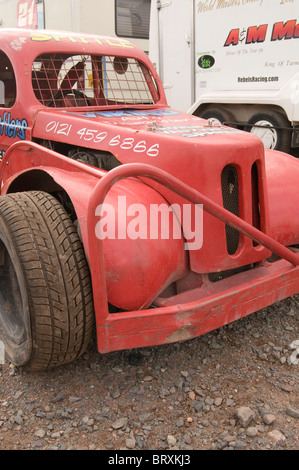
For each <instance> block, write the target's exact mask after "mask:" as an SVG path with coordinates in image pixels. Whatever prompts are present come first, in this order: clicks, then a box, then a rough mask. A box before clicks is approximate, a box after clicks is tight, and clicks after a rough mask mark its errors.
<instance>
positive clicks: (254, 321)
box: [0, 295, 299, 452]
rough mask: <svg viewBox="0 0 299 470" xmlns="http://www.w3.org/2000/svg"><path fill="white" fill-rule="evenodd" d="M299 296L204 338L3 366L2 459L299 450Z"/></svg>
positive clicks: (93, 347)
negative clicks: (37, 368)
mask: <svg viewBox="0 0 299 470" xmlns="http://www.w3.org/2000/svg"><path fill="white" fill-rule="evenodd" d="M298 320H299V295H297V296H294V297H292V298H289V299H286V300H284V301H282V302H280V303H278V304H275V305H273V306H271V307H269V308H267V309H264V310H262V311H259V312H257V313H254V314H252V315H250V316H248V317H246V318H244V319H242V320H238V321H237V322H235V323H232V324H230V325H227V326H224V327H222V328H221V329H219V330H217V331H213V332H211V333H209V334H206V335H204V336H202V337H200V338H197V339H194V340H190V341H186V342H183V343H177V344H171V345H164V346H159V347H151V348H144V349H141V350H139V351H138V353H137V352H136V351H122V352H116V353H110V354H107V355H100V354H98V352H97V350H96V345H95V343H93V344H91V345H90V348H89V350H88V352H87V353H85V355H84V356H82V357H81V358H80V359H79V360H77V361H76V362H74V363H72V364H70V365H67V366H64V367H61V368H59V369H57V370H53V371H50V372H44V373H29V372H24V371H22V370H18V369H15V368H13V367H12V366H11V365H10V364H8V363H5V364H4V365H2V366H0V449H2V450H42V449H44V450H106V451H107V450H108V451H109V450H110V451H112V450H124V449H126V450H128V451H131V452H135V451H137V450H159V451H166V450H170V451H175V450H177V451H182V450H184V451H186V452H187V451H192V450H196V451H199V450H221V449H225V450H233V449H234V450H272V449H273V450H298V449H299V426H298V423H299V394H298V357H299V345H297V346H296V343H295V344H294V342H295V341H298V340H299V321H298Z"/></svg>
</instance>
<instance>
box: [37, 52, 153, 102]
mask: <svg viewBox="0 0 299 470" xmlns="http://www.w3.org/2000/svg"><path fill="white" fill-rule="evenodd" d="M32 86H33V91H34V93H35V96H36V98H37V99H38V100H39V101H40V102H41V103H42V104H43V105H44V106H51V107H55V108H59V107H86V106H113V105H140V104H143V105H151V104H155V103H157V102H158V101H159V93H158V88H157V85H156V83H155V81H154V78H153V77H152V75H151V73H150V71H149V70H148V69H147V67H146V66H145V65H144V64H142V63H141V62H139V61H138V60H136V59H135V58H126V57H114V56H113V57H112V56H90V55H72V56H70V55H67V54H47V55H42V56H39V57H37V58H36V60H35V61H34V63H33V66H32Z"/></svg>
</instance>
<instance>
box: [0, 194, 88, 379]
mask: <svg viewBox="0 0 299 470" xmlns="http://www.w3.org/2000/svg"><path fill="white" fill-rule="evenodd" d="M93 317H94V315H93V301H92V289H91V281H90V273H89V269H88V265H87V262H86V258H85V254H84V251H83V247H82V244H81V241H80V239H79V236H78V234H77V232H76V230H75V227H74V225H73V223H72V221H71V219H70V218H69V216H68V214H67V212H66V211H65V210H64V208H63V207H62V206H61V204H60V203H59V202H58V201H57V200H56V199H55V198H54V197H53V196H51V195H50V194H47V193H44V192H40V191H30V192H25V193H15V194H9V195H4V196H1V197H0V339H1V340H2V341H3V343H4V349H5V355H6V357H7V359H8V360H9V361H10V362H12V363H13V364H14V365H16V366H18V367H20V366H23V367H24V368H25V369H27V370H47V369H51V368H53V367H57V366H60V365H62V364H66V363H69V362H71V361H73V360H75V359H76V358H78V357H79V356H80V355H81V354H82V353H83V352H84V351H85V350H86V348H87V346H88V343H89V341H90V338H91V334H92V329H93Z"/></svg>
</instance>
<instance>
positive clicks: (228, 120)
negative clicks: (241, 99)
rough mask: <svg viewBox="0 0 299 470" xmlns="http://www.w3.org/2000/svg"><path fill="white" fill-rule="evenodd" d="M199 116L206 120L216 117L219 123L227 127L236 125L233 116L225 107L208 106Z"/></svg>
mask: <svg viewBox="0 0 299 470" xmlns="http://www.w3.org/2000/svg"><path fill="white" fill-rule="evenodd" d="M199 117H201V118H203V119H207V120H209V119H216V120H217V121H219V123H220V124H223V125H225V126H228V127H236V125H235V124H234V121H235V119H234V116H233V115H232V113H230V112H229V111H227V110H226V109H222V108H219V109H218V108H209V109H207V110H206V111H204V112H203V113H202V114H200V115H199Z"/></svg>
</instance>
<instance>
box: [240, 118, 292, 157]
mask: <svg viewBox="0 0 299 470" xmlns="http://www.w3.org/2000/svg"><path fill="white" fill-rule="evenodd" d="M290 127H291V126H290V123H289V121H288V120H287V118H286V117H284V116H283V115H281V114H279V113H274V112H268V113H257V114H255V115H254V116H252V117H251V118H250V119H249V121H248V123H247V125H246V126H245V130H246V131H247V132H250V133H252V134H254V135H257V136H258V137H259V138H260V139H261V140H262V142H263V144H264V147H265V148H266V149H271V150H280V151H281V152H286V153H288V152H289V151H290V148H291V132H290Z"/></svg>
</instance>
